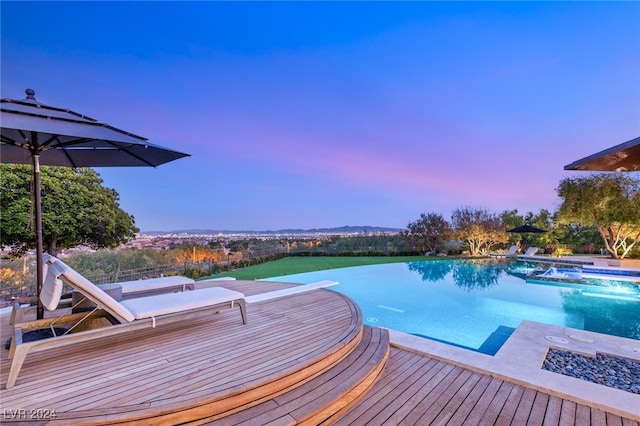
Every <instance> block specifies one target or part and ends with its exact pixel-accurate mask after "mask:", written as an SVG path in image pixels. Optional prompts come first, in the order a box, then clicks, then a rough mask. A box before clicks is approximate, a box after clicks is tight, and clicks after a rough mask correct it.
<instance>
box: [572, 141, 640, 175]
mask: <svg viewBox="0 0 640 426" xmlns="http://www.w3.org/2000/svg"><path fill="white" fill-rule="evenodd" d="M564 169H565V170H591V171H610V172H635V171H640V137H637V138H635V139H631V140H630V141H627V142H624V143H621V144H620V145H616V146H613V147H611V148H609V149H605V150H604V151H600V152H597V153H595V154H592V155H590V156H588V157H584V158H582V159H580V160H577V161H574V162H573V163H571V164H567V165H566V166H564Z"/></svg>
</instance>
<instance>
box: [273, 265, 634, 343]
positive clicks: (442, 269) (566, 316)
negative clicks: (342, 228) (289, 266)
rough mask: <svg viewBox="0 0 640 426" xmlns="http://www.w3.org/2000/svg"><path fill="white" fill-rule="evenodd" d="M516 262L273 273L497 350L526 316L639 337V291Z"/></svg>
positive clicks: (405, 325)
mask: <svg viewBox="0 0 640 426" xmlns="http://www.w3.org/2000/svg"><path fill="white" fill-rule="evenodd" d="M517 265H518V264H517V263H510V264H509V263H496V262H488V261H474V260H441V261H425V262H409V263H392V264H384V265H372V266H358V267H351V268H340V269H331V270H325V271H319V272H310V273H305V274H295V275H287V276H282V277H274V278H270V279H269V280H270V281H283V282H292V283H300V284H309V283H312V282H316V281H320V280H335V281H339V282H340V284H338V285H336V286H333V287H330V288H331V289H332V290H335V291H338V292H340V293H342V294H345V295H346V296H349V297H351V298H352V299H353V300H355V301H356V302H357V303H358V306H360V308H361V309H362V313H363V317H364V322H365V324H368V325H377V326H382V327H386V328H391V329H394V330H398V331H402V332H405V333H411V334H415V335H419V336H423V337H426V338H430V339H434V340H439V341H443V342H446V343H450V344H454V345H458V346H463V347H466V348H470V349H474V350H478V351H480V352H485V353H495V351H496V350H497V348H499V346H500V345H501V344H502V342H504V340H505V339H506V338H507V337H508V336H509V334H510V333H511V332H512V331H513V330H514V329H515V328H516V327H518V325H519V324H520V323H521V322H522V321H523V320H531V321H537V322H542V323H546V324H553V325H558V326H567V327H572V328H577V329H582V330H589V331H595V332H599V333H605V334H611V335H616V336H622V337H629V338H633V339H640V290H639V289H638V287H637V285H633V284H628V283H620V285H617V284H616V285H615V286H613V287H609V288H601V287H597V288H596V287H594V286H586V285H573V284H566V285H565V284H558V283H553V284H551V285H549V284H548V283H544V282H542V283H527V282H525V279H523V278H522V277H521V276H520V275H519V273H518V272H517V269H516V268H517V267H518V266H517Z"/></svg>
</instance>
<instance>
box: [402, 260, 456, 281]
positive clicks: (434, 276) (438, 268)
mask: <svg viewBox="0 0 640 426" xmlns="http://www.w3.org/2000/svg"><path fill="white" fill-rule="evenodd" d="M407 267H408V268H409V270H410V271H412V272H416V273H417V274H418V275H420V276H421V277H422V281H440V280H442V279H443V278H444V277H446V276H447V274H448V273H449V272H451V268H453V262H452V261H450V260H442V261H428V262H409V263H407Z"/></svg>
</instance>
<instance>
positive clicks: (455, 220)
mask: <svg viewBox="0 0 640 426" xmlns="http://www.w3.org/2000/svg"><path fill="white" fill-rule="evenodd" d="M451 224H452V225H453V230H454V235H455V236H456V238H459V239H461V240H463V241H464V242H465V244H466V245H467V246H468V247H469V252H470V253H471V255H472V256H479V255H481V254H486V253H488V252H489V250H491V248H492V247H493V246H495V245H496V244H500V243H505V242H507V240H508V238H509V236H508V235H507V232H506V230H505V227H504V224H503V223H502V220H501V219H500V218H499V217H498V216H497V215H495V214H493V213H489V212H488V211H487V210H484V209H472V208H471V207H460V208H458V209H456V210H454V211H453V214H452V215H451Z"/></svg>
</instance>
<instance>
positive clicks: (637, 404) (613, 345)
mask: <svg viewBox="0 0 640 426" xmlns="http://www.w3.org/2000/svg"><path fill="white" fill-rule="evenodd" d="M389 333H390V342H391V344H392V345H393V346H396V347H400V348H403V349H406V350H411V351H414V352H420V353H424V354H425V355H427V356H431V357H433V358H436V359H439V360H442V361H445V362H450V363H453V364H455V365H458V366H460V367H465V368H468V369H470V370H473V371H476V372H478V373H484V374H489V375H490V376H492V377H496V378H499V379H502V380H505V381H508V382H511V383H516V384H519V385H523V386H527V387H530V388H533V389H535V390H538V391H542V392H546V393H549V394H551V395H555V396H558V397H562V398H565V399H569V400H571V401H574V402H577V403H581V404H585V405H589V406H591V407H596V408H600V409H603V410H607V411H610V412H612V413H615V414H617V415H620V416H623V417H628V418H632V419H634V420H636V421H640V395H638V394H634V393H631V392H626V391H623V390H620V389H615V388H611V387H607V386H604V385H599V384H596V383H591V382H587V381H585V380H581V379H577V378H574V377H570V376H565V375H562V374H558V373H554V372H551V371H547V370H544V369H543V368H542V363H543V362H544V359H545V357H546V354H547V351H548V350H549V348H556V349H562V350H569V351H573V352H577V353H581V354H584V355H591V356H595V354H596V352H600V353H606V354H609V355H615V356H618V357H623V358H628V359H631V360H634V361H638V362H640V340H634V339H628V338H624V337H617V336H611V335H607V334H600V333H595V332H590V331H584V330H579V329H574V328H569V327H560V326H555V325H549V324H543V323H539V322H534V321H523V322H522V323H521V324H520V325H519V326H518V327H517V328H516V331H515V332H514V333H513V334H512V335H511V337H509V339H507V341H506V342H505V343H504V345H502V347H501V348H500V350H499V351H498V352H497V353H496V354H495V355H494V356H491V355H486V354H483V353H480V352H475V351H471V350H467V349H463V348H460V347H457V346H453V345H448V344H446V343H440V342H436V341H433V340H429V339H425V338H421V337H418V336H413V335H411V334H407V333H402V332H399V331H396V330H392V329H389ZM630 348H634V349H636V351H632V350H631V349H630Z"/></svg>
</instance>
